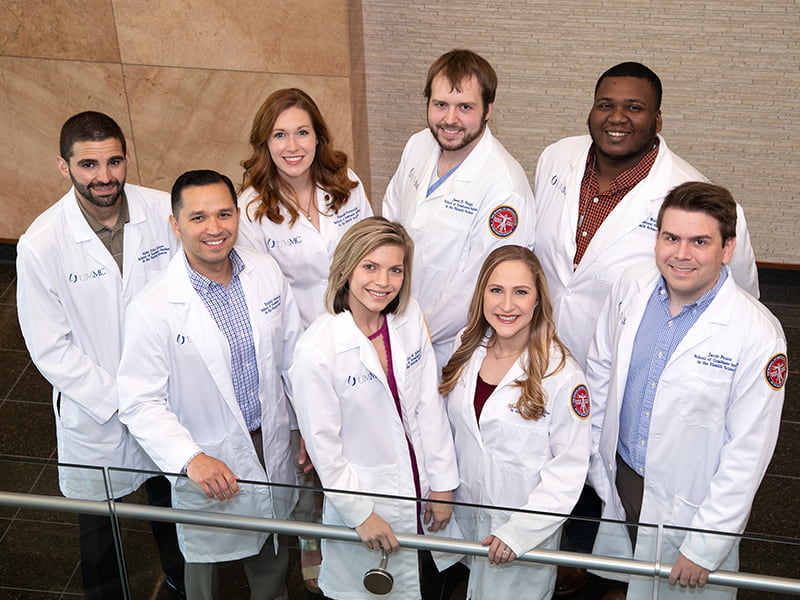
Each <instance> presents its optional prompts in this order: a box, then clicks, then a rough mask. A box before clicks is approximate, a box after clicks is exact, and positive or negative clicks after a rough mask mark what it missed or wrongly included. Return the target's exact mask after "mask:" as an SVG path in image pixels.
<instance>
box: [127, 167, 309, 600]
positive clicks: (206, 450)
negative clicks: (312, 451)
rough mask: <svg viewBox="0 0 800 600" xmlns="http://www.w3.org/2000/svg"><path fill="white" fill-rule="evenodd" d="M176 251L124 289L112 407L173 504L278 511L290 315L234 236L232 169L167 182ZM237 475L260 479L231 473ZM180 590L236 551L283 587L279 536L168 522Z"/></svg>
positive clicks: (287, 509)
mask: <svg viewBox="0 0 800 600" xmlns="http://www.w3.org/2000/svg"><path fill="white" fill-rule="evenodd" d="M172 212H173V214H172V216H171V217H170V223H171V224H172V228H173V230H174V232H175V234H176V235H177V236H178V238H180V240H181V242H182V243H183V250H184V251H183V252H181V253H180V254H178V255H177V256H175V258H173V260H172V261H171V262H170V264H169V267H168V268H167V269H166V270H165V271H164V272H163V273H162V274H161V275H160V276H159V277H158V278H156V279H155V280H154V281H153V282H151V284H150V285H148V287H147V288H145V289H144V290H143V291H142V293H141V294H140V295H139V296H137V298H136V299H135V300H134V301H133V302H132V303H131V305H130V308H129V309H128V313H127V319H126V320H127V322H126V328H125V345H124V350H123V354H122V361H121V363H120V368H119V376H118V380H119V390H120V419H121V420H122V422H123V423H125V424H126V425H127V426H128V428H129V429H130V431H131V432H132V433H133V435H134V436H135V437H136V439H137V440H138V441H139V442H140V443H141V445H142V446H143V447H144V448H145V450H147V452H148V453H149V454H150V456H151V457H152V458H153V460H154V461H155V462H156V464H158V466H159V467H160V468H161V469H162V470H164V471H165V472H168V473H180V472H182V471H183V472H185V473H186V475H187V476H188V478H187V477H173V478H172V479H173V502H174V503H175V505H176V507H178V508H186V509H191V510H208V511H213V512H221V513H229V514H237V515H246V516H258V517H268V518H276V519H286V518H288V517H289V515H290V514H291V510H292V508H293V506H294V502H295V500H296V493H295V491H294V490H293V489H291V488H285V487H272V486H268V485H267V482H270V483H279V484H295V483H296V478H295V470H294V463H293V461H292V457H291V450H290V442H289V435H290V417H289V404H288V402H289V399H288V392H289V390H288V377H287V373H288V368H289V364H290V361H291V357H292V353H293V352H294V344H295V340H296V337H297V335H298V331H299V330H300V316H299V313H298V312H297V308H296V306H295V304H294V300H293V299H292V296H291V292H290V291H289V287H288V284H287V282H286V279H285V278H284V277H283V275H282V274H281V272H280V269H279V268H278V265H277V263H276V262H275V261H274V259H272V258H271V257H269V256H267V255H265V254H262V253H260V252H255V251H251V250H248V249H244V248H237V249H235V248H234V244H235V243H236V236H237V233H238V224H239V209H238V208H237V206H236V194H235V192H234V188H233V184H232V183H231V180H230V179H229V178H228V177H226V176H224V175H220V174H219V173H217V172H215V171H189V172H187V173H184V174H183V175H181V176H180V177H179V178H178V179H177V180H176V182H175V184H174V185H173V188H172ZM239 479H246V480H249V481H257V482H262V483H261V484H244V483H239V482H238V480H239ZM178 538H179V541H180V543H181V550H182V551H183V553H184V556H185V557H186V576H185V581H186V593H187V596H188V598H189V599H190V600H193V599H211V598H217V597H219V595H218V593H219V591H218V589H217V585H216V582H215V579H216V577H215V572H216V568H215V563H217V562H220V561H229V560H237V559H244V561H243V562H244V568H245V572H246V574H247V578H248V582H249V584H250V589H251V590H253V591H257V593H258V595H259V597H261V598H265V599H270V600H271V599H275V598H284V597H285V595H286V588H285V583H284V580H285V575H286V566H287V563H288V558H287V549H286V548H285V547H283V546H281V545H279V544H278V543H277V540H276V539H274V536H271V535H268V534H266V533H263V532H250V531H230V530H220V529H215V528H207V527H198V526H189V525H179V526H178Z"/></svg>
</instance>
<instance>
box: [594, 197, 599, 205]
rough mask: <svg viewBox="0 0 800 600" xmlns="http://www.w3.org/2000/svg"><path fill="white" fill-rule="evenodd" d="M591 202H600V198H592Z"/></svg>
mask: <svg viewBox="0 0 800 600" xmlns="http://www.w3.org/2000/svg"><path fill="white" fill-rule="evenodd" d="M592 202H594V203H595V204H597V203H598V202H600V198H594V199H593V200H592Z"/></svg>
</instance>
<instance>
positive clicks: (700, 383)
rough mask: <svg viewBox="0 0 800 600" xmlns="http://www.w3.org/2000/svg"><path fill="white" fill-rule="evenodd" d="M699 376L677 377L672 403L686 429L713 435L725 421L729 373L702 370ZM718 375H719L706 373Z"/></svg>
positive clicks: (710, 369)
mask: <svg viewBox="0 0 800 600" xmlns="http://www.w3.org/2000/svg"><path fill="white" fill-rule="evenodd" d="M703 371H704V372H702V373H698V375H700V376H694V377H687V376H685V374H682V375H681V376H680V379H679V382H676V386H675V387H676V390H675V391H676V395H675V397H674V399H675V400H676V401H677V405H678V416H679V417H680V419H681V421H682V422H683V423H685V424H686V425H688V426H690V427H700V428H703V429H704V430H708V429H710V430H713V431H716V430H718V429H719V428H720V427H721V426H722V421H723V419H724V418H725V410H726V408H727V403H728V399H729V398H730V393H729V390H730V387H731V381H732V379H733V373H732V372H731V373H728V372H726V371H723V370H721V369H713V368H711V367H704V368H703ZM709 371H719V373H715V372H709Z"/></svg>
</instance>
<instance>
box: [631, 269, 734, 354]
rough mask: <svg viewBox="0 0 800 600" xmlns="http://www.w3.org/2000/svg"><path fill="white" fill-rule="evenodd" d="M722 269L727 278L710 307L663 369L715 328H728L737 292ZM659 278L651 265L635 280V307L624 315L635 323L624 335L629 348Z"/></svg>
mask: <svg viewBox="0 0 800 600" xmlns="http://www.w3.org/2000/svg"><path fill="white" fill-rule="evenodd" d="M723 269H728V277H727V278H726V279H725V281H724V282H723V284H722V287H721V288H720V289H719V292H717V295H716V296H715V297H714V299H713V300H712V301H711V304H709V305H708V308H706V310H705V311H703V314H702V315H700V318H699V319H698V320H697V322H696V323H695V324H694V325H693V326H692V327H691V328H690V329H689V331H688V332H686V335H685V336H684V337H683V339H682V340H681V342H680V343H679V344H678V346H677V348H675V351H674V352H673V353H672V356H671V357H670V359H669V361H668V362H667V366H669V365H670V364H671V363H672V362H673V361H675V360H677V359H678V358H680V357H681V356H682V355H683V354H684V353H685V352H687V351H689V350H691V349H692V348H694V347H695V346H697V344H699V343H700V342H702V341H703V340H705V339H708V338H709V337H711V336H712V335H713V334H714V331H715V330H716V329H718V328H719V327H725V326H728V325H729V324H730V322H731V319H732V318H733V308H734V304H735V301H736V297H737V294H738V290H737V288H736V282H735V281H734V280H733V276H732V275H731V273H730V267H728V266H727V265H725V266H723ZM659 276H660V273H659V272H658V269H657V268H656V266H655V264H653V265H652V267H651V268H649V269H647V270H646V271H644V272H642V273H641V274H640V275H639V276H638V277H637V278H636V285H637V288H638V294H637V301H636V304H635V307H632V308H633V311H632V313H633V314H629V315H626V317H627V318H628V319H630V318H633V319H634V320H633V322H634V323H636V327H635V328H633V327H632V328H630V330H629V332H628V336H627V337H628V338H629V339H628V342H629V343H630V344H633V339H634V337H635V336H636V331H637V330H638V328H639V324H640V323H641V317H642V315H643V314H644V310H645V307H646V305H647V301H648V299H649V298H650V294H651V293H652V291H653V287H655V285H656V283H657V282H658V278H659ZM631 347H632V346H631ZM621 362H625V361H621Z"/></svg>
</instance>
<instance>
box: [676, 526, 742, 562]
mask: <svg viewBox="0 0 800 600" xmlns="http://www.w3.org/2000/svg"><path fill="white" fill-rule="evenodd" d="M735 542H736V538H735V537H734V536H731V535H723V534H714V533H706V532H702V531H690V532H689V533H687V534H686V538H685V539H684V540H683V543H682V544H681V547H680V553H681V554H683V555H684V556H685V557H686V558H688V559H689V560H690V561H692V562H693V563H695V564H698V565H700V566H701V567H703V568H704V569H708V570H709V571H714V570H716V569H718V568H719V566H720V565H721V564H722V561H723V560H725V557H726V556H727V555H728V554H729V553H730V552H731V549H732V548H733V545H734V544H735Z"/></svg>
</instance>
